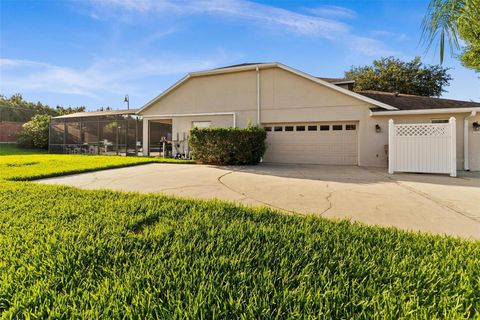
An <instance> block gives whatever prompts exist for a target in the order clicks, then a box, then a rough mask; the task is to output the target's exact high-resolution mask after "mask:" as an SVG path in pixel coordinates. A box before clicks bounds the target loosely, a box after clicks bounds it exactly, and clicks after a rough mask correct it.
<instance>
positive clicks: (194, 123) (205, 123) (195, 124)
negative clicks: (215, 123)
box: [192, 121, 212, 129]
mask: <svg viewBox="0 0 480 320" xmlns="http://www.w3.org/2000/svg"><path fill="white" fill-rule="evenodd" d="M211 126H212V121H192V128H199V129H204V128H210V127H211Z"/></svg>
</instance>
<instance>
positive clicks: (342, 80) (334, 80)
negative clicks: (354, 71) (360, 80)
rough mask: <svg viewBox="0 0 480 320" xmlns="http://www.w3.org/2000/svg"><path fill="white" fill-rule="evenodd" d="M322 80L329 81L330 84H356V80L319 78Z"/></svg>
mask: <svg viewBox="0 0 480 320" xmlns="http://www.w3.org/2000/svg"><path fill="white" fill-rule="evenodd" d="M317 78H318V79H320V80H323V81H327V82H330V83H338V82H355V80H350V79H345V78H324V77H317Z"/></svg>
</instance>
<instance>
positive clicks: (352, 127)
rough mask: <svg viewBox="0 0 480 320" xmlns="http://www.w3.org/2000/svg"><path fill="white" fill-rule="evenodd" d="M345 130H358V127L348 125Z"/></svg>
mask: <svg viewBox="0 0 480 320" xmlns="http://www.w3.org/2000/svg"><path fill="white" fill-rule="evenodd" d="M345 130H357V125H355V124H347V125H345Z"/></svg>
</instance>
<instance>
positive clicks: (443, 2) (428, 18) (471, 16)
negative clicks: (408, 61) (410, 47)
mask: <svg viewBox="0 0 480 320" xmlns="http://www.w3.org/2000/svg"><path fill="white" fill-rule="evenodd" d="M422 29H423V33H422V39H423V40H424V41H425V42H426V43H427V49H429V48H430V47H431V45H432V44H433V43H434V42H435V41H438V46H439V49H440V63H443V59H444V55H445V45H446V43H448V46H449V48H450V54H451V55H453V54H454V51H456V50H460V51H461V52H460V60H461V61H462V64H463V65H464V66H465V67H467V68H471V69H474V70H476V71H480V0H430V4H429V6H428V9H427V13H426V15H425V17H424V19H423V22H422ZM459 39H461V40H463V42H464V44H463V45H460V44H459Z"/></svg>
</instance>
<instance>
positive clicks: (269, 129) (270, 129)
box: [264, 127, 272, 131]
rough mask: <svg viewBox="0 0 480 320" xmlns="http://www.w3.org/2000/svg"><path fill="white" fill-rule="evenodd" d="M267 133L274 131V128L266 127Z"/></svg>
mask: <svg viewBox="0 0 480 320" xmlns="http://www.w3.org/2000/svg"><path fill="white" fill-rule="evenodd" d="M264 129H265V131H272V127H265V128H264Z"/></svg>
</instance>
